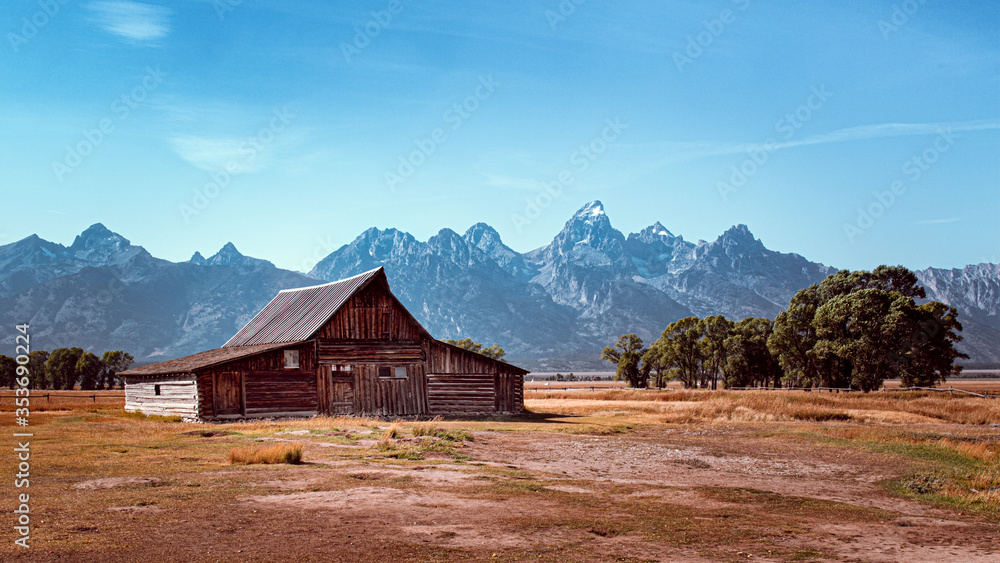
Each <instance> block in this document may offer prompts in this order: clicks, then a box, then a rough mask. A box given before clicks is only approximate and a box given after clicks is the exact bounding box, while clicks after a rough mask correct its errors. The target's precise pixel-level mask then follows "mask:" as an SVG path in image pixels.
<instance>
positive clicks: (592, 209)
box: [573, 199, 608, 221]
mask: <svg viewBox="0 0 1000 563" xmlns="http://www.w3.org/2000/svg"><path fill="white" fill-rule="evenodd" d="M607 216H608V215H607V213H605V212H604V204H603V203H601V201H600V200H598V199H595V200H594V201H592V202H590V203H588V204H587V205H584V206H583V207H581V208H580V210H579V211H577V212H576V213H575V214H574V215H573V219H584V220H587V221H593V220H596V219H598V218H600V217H604V218H605V219H607Z"/></svg>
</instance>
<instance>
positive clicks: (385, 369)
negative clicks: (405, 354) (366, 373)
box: [378, 366, 392, 377]
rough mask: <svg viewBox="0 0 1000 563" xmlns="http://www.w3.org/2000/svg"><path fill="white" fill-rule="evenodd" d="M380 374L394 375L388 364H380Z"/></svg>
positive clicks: (385, 375) (384, 375)
mask: <svg viewBox="0 0 1000 563" xmlns="http://www.w3.org/2000/svg"><path fill="white" fill-rule="evenodd" d="M378 376H379V377H392V368H391V367H388V366H379V367H378Z"/></svg>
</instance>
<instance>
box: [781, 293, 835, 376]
mask: <svg viewBox="0 0 1000 563" xmlns="http://www.w3.org/2000/svg"><path fill="white" fill-rule="evenodd" d="M835 275H836V274H835ZM827 279H829V278H827ZM822 303H823V302H822V298H821V296H820V289H819V286H817V285H816V284H813V285H810V286H809V287H807V288H805V289H801V290H799V291H798V292H797V293H796V294H795V296H794V297H792V299H791V300H790V301H789V302H788V309H786V310H784V311H782V312H780V313H778V316H777V317H776V318H775V319H774V325H773V328H772V332H771V335H770V336H769V337H768V340H767V347H768V350H770V352H771V354H772V355H773V356H774V357H776V358H777V359H778V362H779V363H780V364H781V368H782V370H783V371H784V373H785V378H786V380H788V381H790V382H791V383H793V384H794V385H793V386H795V387H800V386H804V385H810V386H812V385H816V384H818V383H819V382H820V379H821V378H820V368H821V366H820V365H819V362H818V360H817V358H816V354H815V352H814V350H813V349H814V348H815V347H816V342H817V341H818V340H819V338H818V337H817V336H816V328H815V327H814V326H813V320H814V319H815V318H816V309H818V308H819V307H820V305H822Z"/></svg>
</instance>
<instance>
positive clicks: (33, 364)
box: [28, 350, 49, 389]
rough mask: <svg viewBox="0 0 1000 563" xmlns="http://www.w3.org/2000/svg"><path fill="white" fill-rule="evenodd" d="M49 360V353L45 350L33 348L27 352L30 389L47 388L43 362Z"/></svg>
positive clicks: (47, 383)
mask: <svg viewBox="0 0 1000 563" xmlns="http://www.w3.org/2000/svg"><path fill="white" fill-rule="evenodd" d="M48 360H49V353H48V352H46V351H45V350H35V351H34V352H32V353H30V354H28V371H29V372H31V388H32V389H48V388H49V382H48V378H46V377H45V362H47V361H48Z"/></svg>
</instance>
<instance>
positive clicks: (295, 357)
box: [285, 350, 299, 369]
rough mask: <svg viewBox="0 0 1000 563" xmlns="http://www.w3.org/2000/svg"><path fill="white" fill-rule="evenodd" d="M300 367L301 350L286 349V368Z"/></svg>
mask: <svg viewBox="0 0 1000 563" xmlns="http://www.w3.org/2000/svg"><path fill="white" fill-rule="evenodd" d="M298 367H299V351H298V350H285V369H297V368H298Z"/></svg>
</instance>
